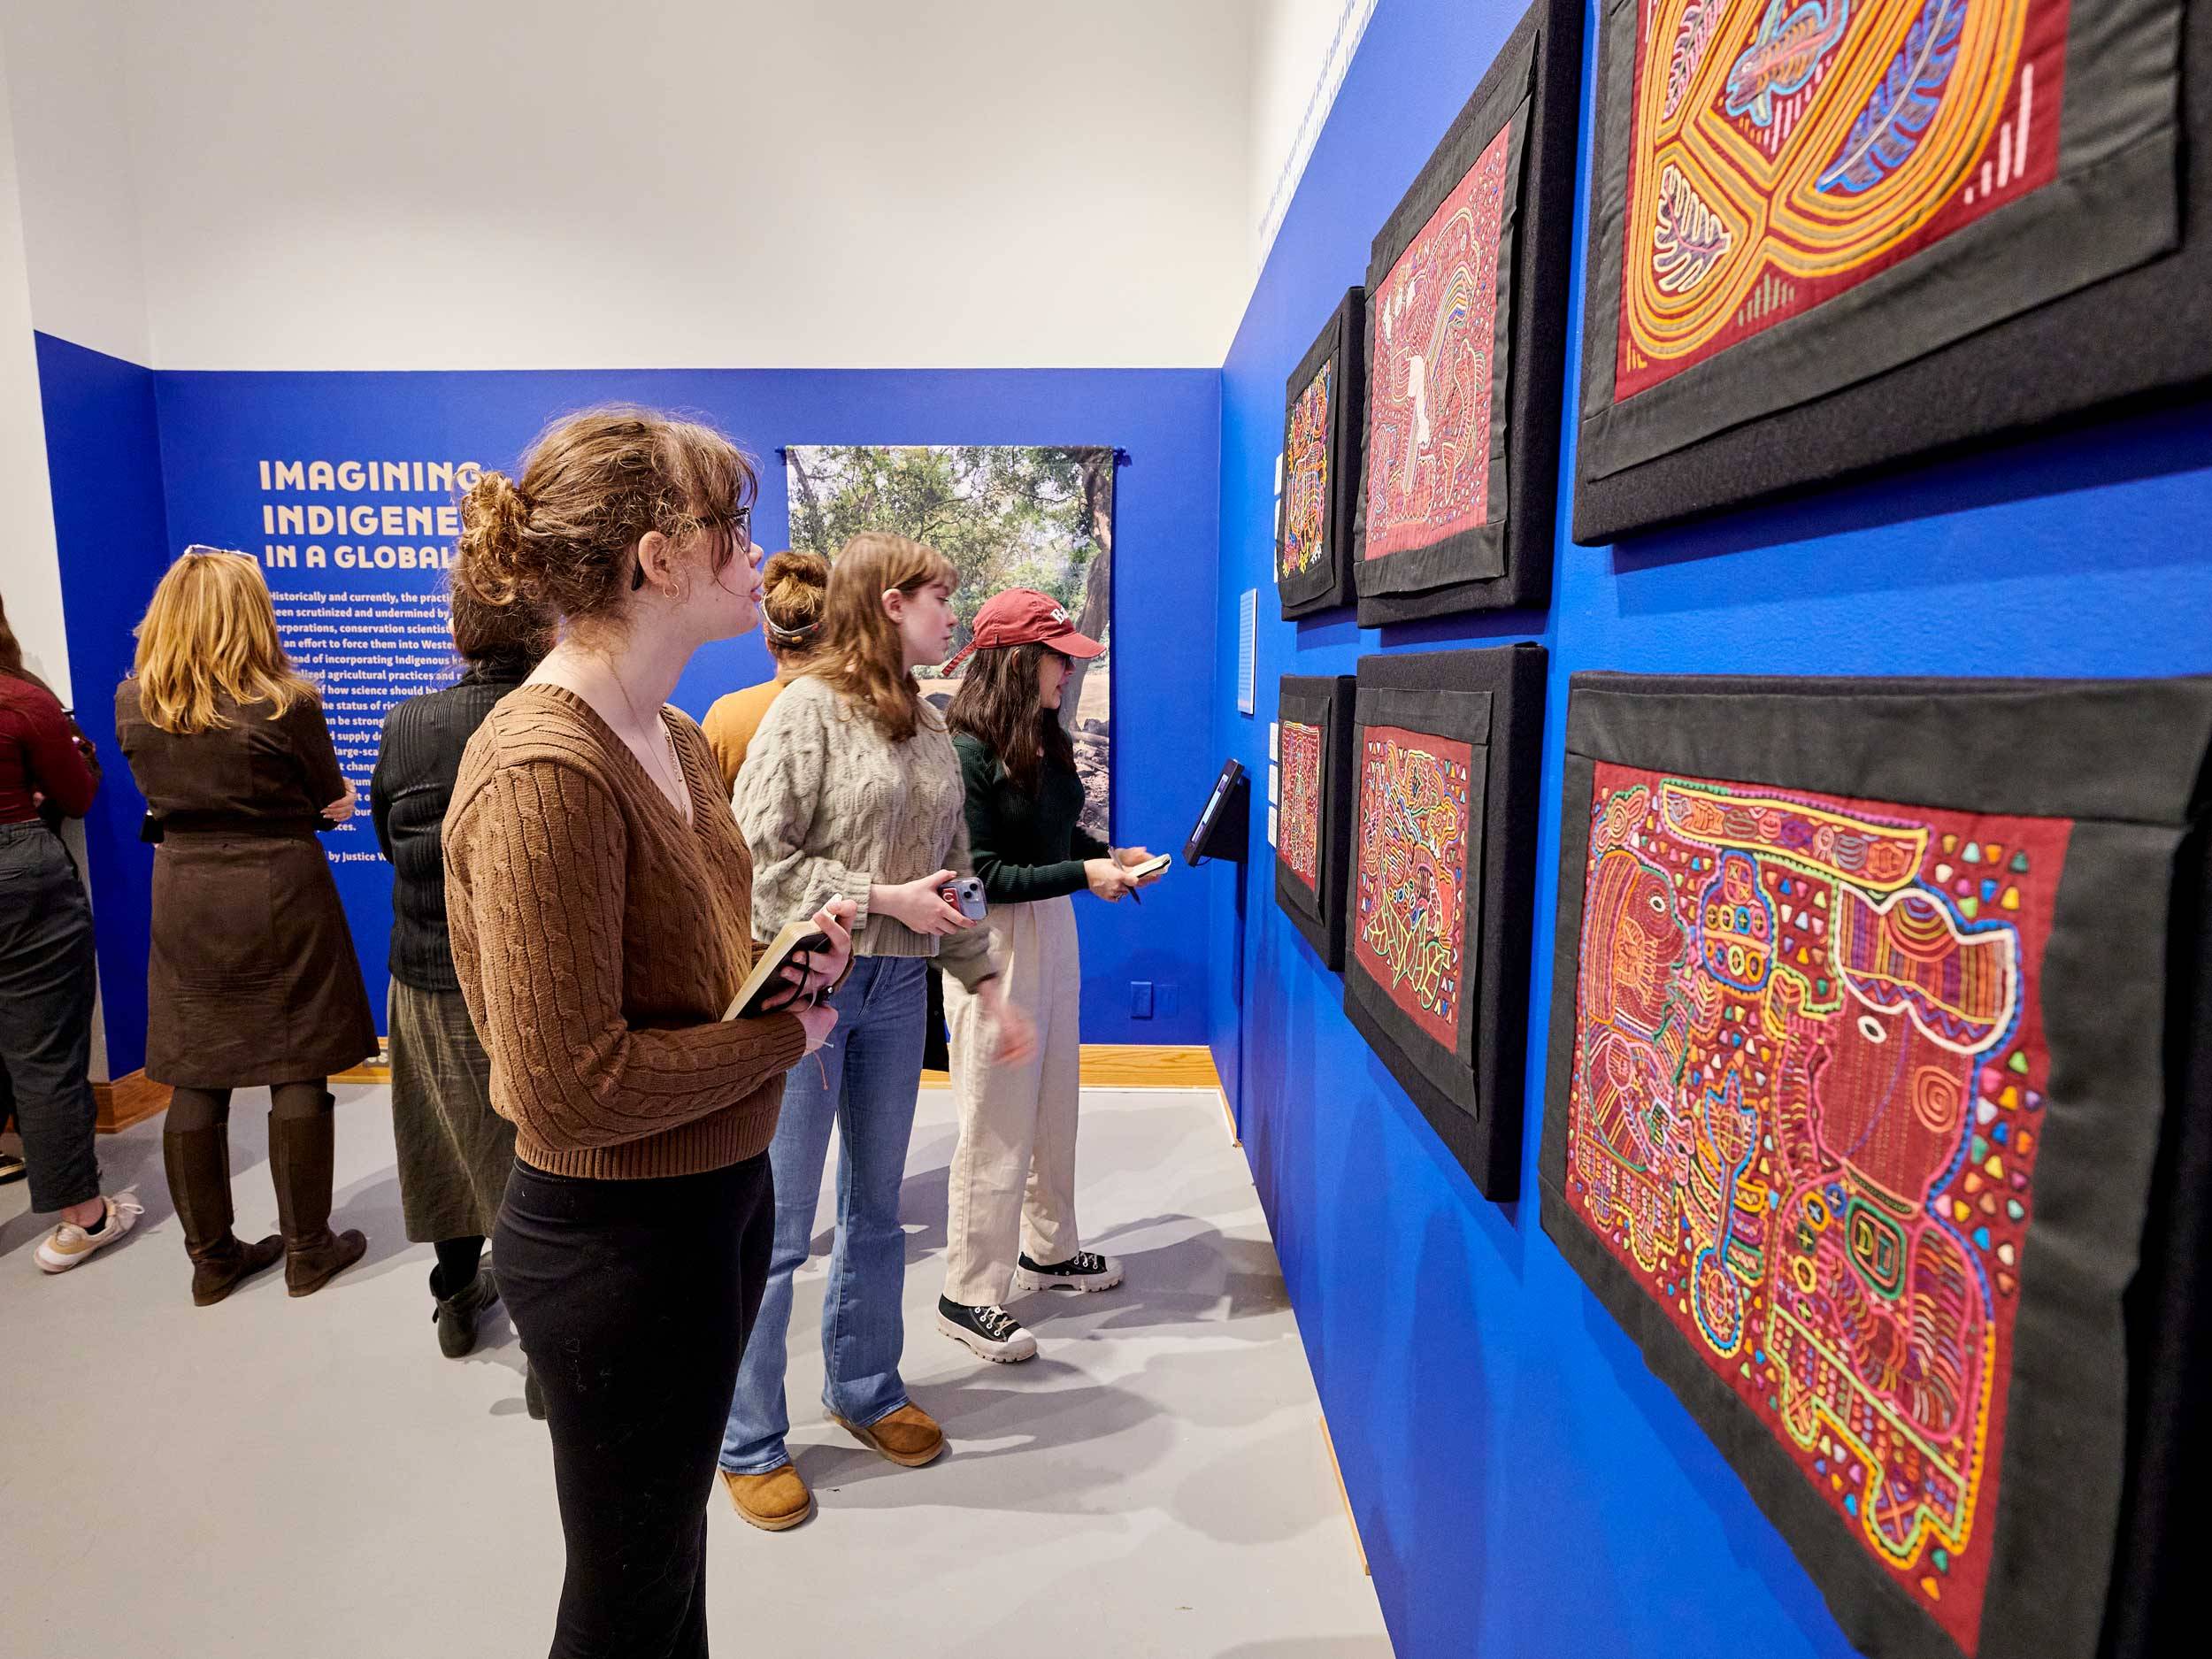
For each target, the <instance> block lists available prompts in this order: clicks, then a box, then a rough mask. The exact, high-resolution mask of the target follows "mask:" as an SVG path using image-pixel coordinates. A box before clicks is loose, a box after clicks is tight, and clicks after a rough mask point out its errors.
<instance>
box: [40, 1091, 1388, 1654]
mask: <svg viewBox="0 0 2212 1659" xmlns="http://www.w3.org/2000/svg"><path fill="white" fill-rule="evenodd" d="M340 1100H341V1102H342V1104H341V1106H340V1109H339V1110H340V1128H339V1141H338V1173H339V1199H338V1210H339V1214H338V1216H337V1217H336V1221H337V1224H338V1225H350V1226H358V1227H362V1228H364V1229H365V1230H366V1231H367V1232H368V1233H369V1235H370V1244H369V1256H368V1259H367V1261H366V1262H365V1263H364V1264H363V1265H362V1266H361V1267H359V1268H357V1269H355V1270H354V1271H352V1272H349V1273H348V1274H347V1275H346V1276H345V1277H344V1278H342V1279H339V1280H338V1281H337V1282H336V1283H335V1284H334V1285H333V1286H331V1287H330V1289H328V1290H326V1291H325V1292H324V1293H322V1294H319V1295H317V1296H314V1297H311V1298H309V1299H306V1300H303V1301H299V1302H294V1301H291V1300H290V1299H289V1298H288V1297H287V1296H286V1295H285V1294H284V1287H283V1284H282V1279H281V1275H280V1274H276V1273H273V1274H270V1275H268V1276H266V1277H265V1278H263V1279H259V1280H257V1281H256V1282H255V1283H253V1284H252V1285H251V1286H249V1287H248V1288H246V1289H244V1290H242V1291H241V1292H239V1293H238V1294H234V1296H233V1297H232V1298H231V1299H230V1300H229V1301H228V1302H225V1303H223V1304H221V1305H219V1306H218V1307H215V1308H211V1309H204V1310H202V1309H195V1308H194V1307H193V1306H192V1305H191V1301H190V1298H189V1297H188V1294H186V1283H187V1279H188V1266H187V1263H186V1262H185V1259H184V1252H183V1247H182V1246H181V1244H180V1242H179V1240H178V1236H177V1225H176V1221H175V1218H174V1217H173V1215H172V1213H171V1210H170V1205H169V1198H168V1193H167V1190H166V1188H165V1186H164V1183H163V1180H162V1174H161V1155H160V1145H159V1141H160V1131H161V1126H160V1124H159V1122H158V1120H157V1121H155V1122H152V1123H148V1124H142V1125H139V1126H138V1127H137V1128H135V1129H133V1130H131V1131H129V1132H127V1133H125V1134H122V1135H119V1136H116V1137H113V1138H111V1139H106V1140H104V1141H102V1143H101V1152H102V1155H103V1157H104V1160H105V1163H106V1167H107V1170H108V1172H109V1178H110V1182H111V1185H120V1184H121V1183H123V1182H127V1181H132V1180H135V1181H136V1182H137V1183H138V1184H139V1188H140V1192H141V1194H142V1196H143V1198H144V1201H145V1204H146V1216H145V1218H144V1219H143V1221H142V1222H141V1223H140V1226H139V1231H138V1233H136V1234H134V1236H133V1237H131V1238H129V1239H127V1240H124V1241H123V1242H122V1243H121V1244H119V1245H118V1246H116V1247H115V1248H112V1249H111V1250H109V1251H107V1252H105V1253H104V1254H103V1255H102V1256H99V1257H98V1258H96V1259H95V1260H94V1261H92V1262H90V1263H87V1264H86V1265H85V1266H84V1267H82V1268H80V1269H78V1270H77V1271H73V1272H72V1273H69V1274H66V1275H64V1276H61V1277H59V1278H56V1279H48V1278H46V1277H45V1276H44V1275H42V1274H41V1273H40V1272H39V1271H37V1269H36V1267H35V1264H34V1263H33V1260H32V1251H33V1248H34V1246H35V1242H36V1240H37V1238H38V1236H39V1232H40V1229H38V1228H37V1227H36V1226H35V1224H34V1223H33V1221H32V1219H31V1217H29V1216H28V1215H27V1213H26V1204H27V1194H26V1193H25V1190H24V1187H23V1186H22V1185H21V1184H20V1183H19V1184H17V1185H15V1186H12V1187H5V1188H0V1420H4V1424H5V1432H4V1437H0V1651H4V1652H5V1653H7V1654H10V1655H25V1656H26V1659H30V1656H32V1655H65V1654H92V1653H118V1654H126V1653H127V1654H132V1655H146V1656H147V1659H168V1656H170V1655H177V1656H179V1659H184V1656H190V1659H199V1656H200V1655H225V1656H226V1659H264V1656H265V1659H300V1655H315V1656H316V1659H350V1656H351V1655H395V1656H403V1659H443V1656H444V1655H470V1656H472V1659H473V1656H475V1655H532V1654H542V1653H543V1652H544V1651H545V1647H546V1640H547V1637H548V1635H549V1631H550V1614H551V1609H552V1605H553V1600H554V1596H555V1594H556V1592H557V1586H558V1583H559V1577H560V1533H559V1529H558V1526H557V1521H556V1518H555V1515H554V1508H553V1488H552V1478H551V1471H550V1467H549V1456H548V1453H547V1449H546V1445H545V1440H544V1435H543V1432H542V1430H541V1428H540V1427H539V1425H535V1424H534V1423H532V1422H531V1421H530V1420H529V1418H528V1417H526V1416H524V1415H523V1409H522V1395H521V1388H520V1371H519V1365H520V1357H519V1356H518V1352H517V1350H516V1348H515V1346H514V1336H513V1332H512V1330H511V1327H510V1326H509V1325H508V1324H507V1322H506V1319H505V1317H504V1316H503V1314H495V1316H494V1317H493V1318H492V1320H491V1322H490V1324H489V1325H488V1327H487V1333H486V1335H487V1342H486V1346H485V1347H484V1348H480V1350H479V1351H478V1352H477V1353H476V1354H474V1355H473V1356H471V1357H469V1358H468V1359H466V1360H464V1361H460V1362H457V1363H456V1362H452V1361H448V1360H445V1359H443V1358H442V1357H441V1356H440V1355H439V1353H438V1351H437V1346H436V1342H435V1340H434V1335H433V1333H432V1328H431V1325H430V1319H429V1314H430V1302H429V1296H428V1293H427V1291H426V1289H425V1276H426V1273H427V1272H428V1269H429V1250H428V1248H426V1247H425V1246H419V1245H418V1246H410V1245H407V1244H406V1243H405V1242H404V1241H403V1240H402V1238H401V1236H400V1221H399V1190H398V1187H397V1185H396V1178H395V1177H394V1174H393V1171H392V1148H391V1131H390V1123H389V1118H388V1104H387V1097H386V1094H385V1092H384V1091H383V1090H381V1089H379V1088H359V1087H357V1088H349V1089H344V1090H342V1091H341V1094H340ZM264 1110H265V1103H264V1102H263V1098H262V1096H261V1094H259V1093H258V1092H252V1093H242V1094H241V1095H240V1096H239V1100H238V1107H237V1112H236V1117H237V1120H238V1128H237V1133H236V1134H235V1140H234V1162H235V1166H236V1171H237V1191H238V1195H239V1219H240V1230H241V1232H244V1231H245V1230H246V1229H247V1228H249V1227H251V1228H253V1229H254V1230H255V1232H256V1233H258V1232H260V1231H263V1230H267V1231H273V1230H274V1225H275V1210H274V1204H273V1199H272V1198H271V1195H270V1191H269V1185H268V1172H267V1169H266V1167H265V1146H264V1139H263V1132H262V1124H263V1112H264ZM1084 1111H1085V1117H1084V1133H1083V1187H1082V1194H1083V1203H1084V1215H1085V1222H1086V1225H1087V1226H1088V1227H1089V1228H1090V1229H1091V1230H1092V1231H1091V1235H1090V1240H1089V1241H1090V1242H1093V1243H1094V1244H1096V1245H1097V1246H1098V1247H1099V1248H1104V1249H1108V1250H1110V1251H1112V1252H1114V1253H1115V1254H1117V1255H1118V1256H1122V1257H1123V1258H1124V1260H1125V1262H1126V1263H1127V1264H1128V1270H1129V1279H1128V1283H1127V1284H1126V1285H1125V1286H1124V1287H1123V1288H1122V1289H1121V1290H1119V1291H1116V1292H1113V1293H1110V1294H1104V1295H1100V1296H1094V1297H1089V1298H1082V1299H1076V1298H1069V1297H1054V1298H1050V1299H1048V1300H1046V1301H1045V1302H1043V1305H1040V1304H1039V1302H1038V1301H1036V1300H1032V1301H1031V1302H1025V1303H1023V1304H1021V1311H1022V1312H1023V1313H1024V1314H1025V1316H1027V1317H1028V1318H1029V1322H1030V1324H1031V1326H1032V1328H1033V1330H1035V1331H1036V1333H1037V1334H1038V1337H1039V1340H1040V1341H1041V1343H1042V1344H1043V1345H1044V1351H1043V1353H1042V1355H1041V1356H1040V1357H1039V1358H1038V1359H1036V1360H1035V1361H1033V1362H1032V1363H1028V1364H1025V1365H1020V1366H1008V1367H1002V1366H987V1365H985V1364H983V1363H980V1362H977V1361H974V1360H972V1359H971V1358H970V1357H969V1356H968V1354H967V1350H966V1349H964V1348H960V1347H958V1346H957V1345H956V1344H955V1343H953V1342H951V1341H950V1340H947V1339H946V1338H944V1337H942V1336H941V1335H940V1334H938V1333H937V1332H936V1331H935V1329H934V1328H933V1325H931V1323H930V1320H929V1317H928V1311H929V1310H930V1309H932V1308H933V1305H934V1302H935V1299H936V1296H937V1293H938V1291H939V1289H940V1288H941V1280H942V1267H941V1259H942V1253H943V1248H944V1228H945V1166H946V1164H947V1162H948V1160H949V1157H950V1155H951V1151H952V1142H953V1132H952V1119H951V1101H950V1096H949V1094H944V1093H942V1092H938V1091H931V1092H926V1093H925V1094H924V1096H923V1099H922V1105H921V1113H920V1121H919V1123H918V1125H917V1128H916V1131H915V1135H914V1145H913V1152H912V1156H911V1160H910V1165H909V1171H910V1172H909V1175H908V1178H907V1185H906V1194H905V1203H904V1212H905V1217H906V1220H907V1225H908V1231H909V1233H910V1235H911V1242H910V1247H909V1249H910V1254H909V1258H908V1259H909V1262H910V1271H909V1273H908V1277H907V1298H906V1302H907V1325H908V1338H907V1367H906V1370H907V1377H908V1380H909V1383H910V1386H911V1387H912V1390H913V1393H914V1394H915V1396H916V1398H917V1399H918V1400H919V1401H920V1402H922V1403H923V1404H924V1405H926V1407H928V1408H929V1409H931V1410H932V1411H933V1412H935V1413H936V1414H937V1415H938V1417H940V1418H941V1420H942V1421H943V1422H944V1424H945V1425H946V1429H947V1432H948V1433H949V1436H950V1437H951V1440H952V1450H951V1452H950V1453H949V1455H948V1456H947V1457H946V1458H945V1459H943V1460H942V1461H941V1463H938V1464H936V1465H935V1466H933V1467H931V1468H928V1469H924V1470H918V1471H909V1470H901V1469H897V1468H895V1467H894V1466H892V1465H891V1464H889V1463H884V1462H882V1461H881V1460H879V1459H878V1458H876V1457H875V1456H873V1455H872V1454H870V1453H867V1452H864V1451H863V1450H862V1449H860V1448H858V1447H856V1446H855V1445H853V1444H852V1443H851V1442H850V1441H849V1440H847V1439H846V1438H845V1437H844V1436H843V1435H842V1433H841V1432H838V1431H836V1430H833V1429H831V1428H830V1427H829V1426H828V1425H825V1424H823V1423H821V1422H820V1421H819V1419H818V1411H817V1410H815V1409H810V1408H811V1406H812V1402H814V1401H815V1400H816V1399H817V1398H818V1394H819V1389H820V1384H821V1371H820V1357H819V1347H818V1339H817V1332H818V1310H819V1304H820V1291H821V1284H822V1271H823V1257H822V1256H821V1255H820V1254H819V1252H821V1251H823V1250H826V1248H827V1234H826V1232H825V1233H822V1234H821V1235H819V1236H818V1239H817V1247H816V1248H817V1251H818V1254H817V1256H816V1257H815V1259H814V1261H813V1262H812V1263H810V1264H809V1266H808V1268H807V1269H806V1270H805V1271H804V1273H803V1276H802V1279H801V1280H800V1290H799V1308H798V1312H797V1314H796V1316H795V1318H794V1320H793V1326H792V1345H791V1346H792V1366H791V1383H790V1386H791V1397H792V1401H793V1405H794V1410H793V1417H794V1421H795V1424H796V1425H797V1432H796V1434H795V1437H794V1450H795V1454H796V1455H797V1457H798V1460H799V1465H800V1468H801V1470H802V1471H803V1472H804V1473H805V1474H806V1475H807V1477H808V1478H809V1479H810V1480H811V1481H812V1482H813V1483H814V1485H815V1486H816V1488H817V1490H818V1493H819V1494H820V1509H819V1513H818V1515H817V1516H816V1517H815V1518H814V1519H813V1520H812V1521H810V1523H808V1524H807V1525H805V1526H803V1527H802V1528H800V1529H799V1530H798V1531H796V1532H789V1533H785V1534H781V1535H776V1536H772V1535H769V1534H766V1533H762V1532H754V1531H753V1530H751V1529H750V1528H749V1527H747V1526H746V1525H744V1524H743V1523H741V1521H739V1520H738V1519H737V1517H735V1515H733V1513H732V1512H731V1511H730V1510H729V1509H728V1507H727V1505H726V1502H725V1500H724V1499H723V1498H722V1496H721V1494H719V1492H717V1494H716V1496H715V1500H714V1503H713V1506H712V1510H711V1513H712V1517H713V1518H712V1524H711V1537H712V1541H713V1548H714V1557H713V1561H712V1563H711V1565H710V1570H709V1571H710V1584H711V1592H710V1594H711V1597H712V1602H711V1614H710V1622H711V1624H712V1629H713V1633H714V1640H715V1646H716V1651H717V1652H726V1653H731V1654H739V1655H743V1654H754V1653H773V1654H776V1655H787V1656H789V1659H811V1656H812V1655H834V1656H835V1659H873V1656H874V1655H894V1654H896V1655H939V1654H944V1655H950V1654H956V1653H957V1654H980V1653H994V1652H1003V1653H1024V1652H1032V1651H1037V1650H1039V1649H1040V1648H1043V1649H1044V1650H1047V1651H1054V1652H1056V1653H1057V1654H1060V1655H1081V1656H1084V1659H1088V1656H1089V1655H1100V1656H1102V1659H1103V1656H1105V1655H1115V1656H1117V1659H1119V1656H1122V1655H1172V1656H1173V1659H1387V1655H1388V1654H1389V1651H1390V1648H1389V1643H1388V1641H1387V1639H1386V1636H1385V1635H1384V1632H1383V1625H1382V1619H1381V1615H1380V1613H1379V1610H1378V1608H1377V1606H1376V1601H1375V1596H1374V1593H1373V1591H1372V1589H1371V1586H1370V1585H1369V1583H1368V1581H1367V1579H1366V1578H1364V1577H1363V1576H1362V1573H1361V1571H1360V1566H1359V1562H1358V1557H1357V1555H1356V1548H1355V1544H1354V1540H1353V1539H1352V1536H1351V1532H1350V1529H1349V1527H1348V1523H1347V1521H1346V1519H1345V1516H1344V1512H1343V1508H1342V1505H1341V1503H1340V1500H1339V1497H1338V1494H1337V1488H1336V1484H1335V1479H1334V1476H1333V1474H1332V1472H1331V1470H1330V1466H1329V1462H1328V1457H1327V1454H1326V1451H1325V1448H1324V1445H1323V1441H1322V1438H1321V1432H1320V1429H1319V1425H1318V1409H1317V1404H1316V1402H1315V1397H1314V1390H1313V1382H1312V1379H1311V1376H1310V1373H1309V1371H1308V1370H1307V1367H1306V1362H1305V1356H1304V1354H1303V1351H1302V1349H1301V1348H1300V1346H1299V1340H1298V1333H1297V1329H1296V1326H1295V1324H1294V1321H1293V1319H1292V1317H1291V1313H1290V1310H1289V1306H1288V1303H1287V1302H1286V1300H1285V1297H1284V1294H1283V1286H1282V1279H1281V1276H1280V1273H1279V1270H1278V1267H1277V1264H1276V1260H1275V1254H1274V1250H1273V1248H1272V1246H1271V1243H1270V1241H1269V1239H1268V1233H1267V1226H1266V1223H1265V1221H1264V1220H1263V1217H1262V1216H1261V1213H1260V1208H1259V1204H1258V1201H1257V1199H1256V1196H1255V1194H1254V1193H1253V1190H1252V1186H1251V1182H1250V1180H1249V1179H1248V1175H1247V1172H1246V1170H1245V1167H1244V1163H1243V1156H1242V1154H1241V1153H1240V1152H1238V1151H1237V1150H1236V1149H1235V1148H1233V1147H1232V1146H1231V1145H1230V1144H1229V1143H1228V1140H1227V1136H1226V1134H1225V1130H1224V1126H1223V1122H1222V1117H1221V1110H1220V1105H1219V1102H1218V1099H1217V1097H1216V1096H1214V1095H1211V1094H1197V1093H1184V1092H1175V1091H1166V1090H1154V1091H1139V1090H1129V1091H1105V1090H1101V1091H1094V1092H1093V1093H1092V1094H1090V1095H1089V1096H1088V1098H1087V1101H1086V1103H1085V1108H1084ZM249 1236H251V1235H249ZM803 1408H809V1409H803Z"/></svg>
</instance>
